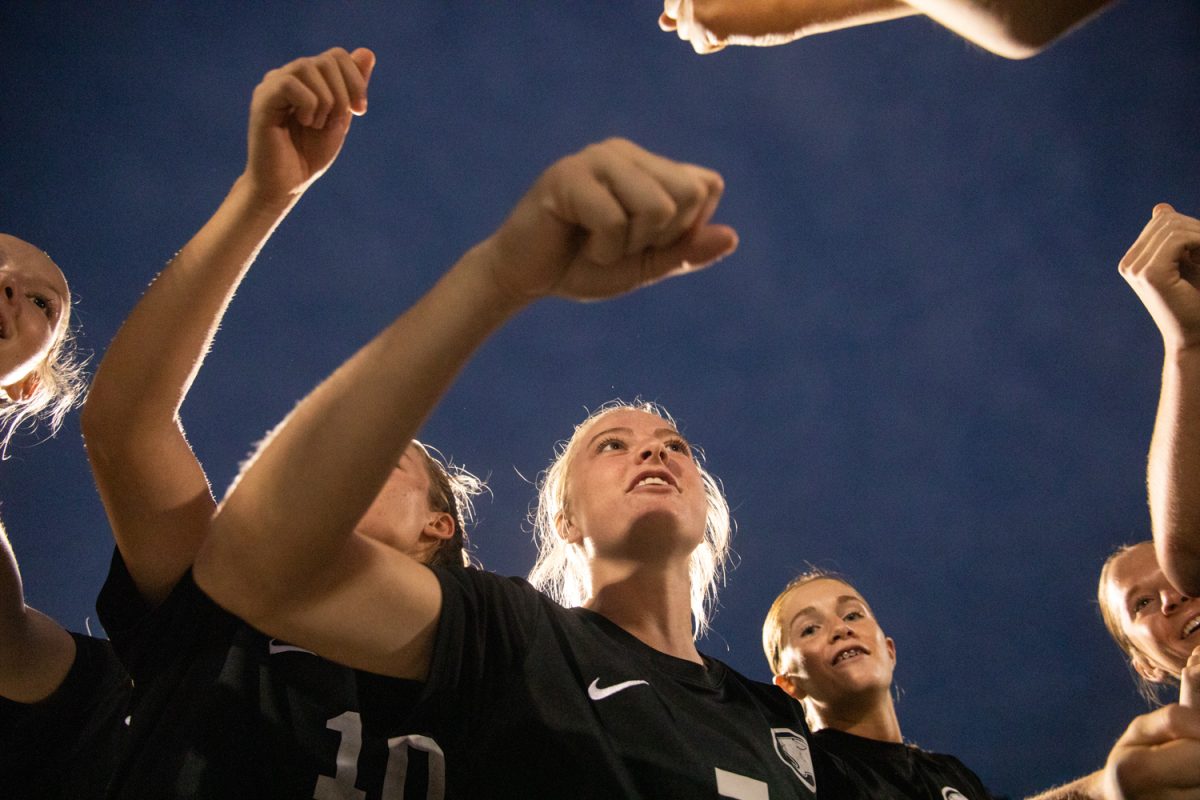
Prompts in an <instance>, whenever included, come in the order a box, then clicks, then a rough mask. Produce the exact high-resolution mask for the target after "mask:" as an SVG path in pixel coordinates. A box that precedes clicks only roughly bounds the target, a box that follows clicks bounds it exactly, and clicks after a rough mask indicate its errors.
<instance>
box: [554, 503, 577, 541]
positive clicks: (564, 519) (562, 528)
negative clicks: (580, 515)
mask: <svg viewBox="0 0 1200 800" xmlns="http://www.w3.org/2000/svg"><path fill="white" fill-rule="evenodd" d="M554 529H555V530H556V531H558V535H559V537H560V538H561V539H562V540H563V541H565V542H567V543H568V544H579V541H580V539H582V538H583V534H582V533H580V531H579V528H577V527H576V526H575V523H574V522H572V521H571V518H570V517H569V516H567V512H566V509H563V510H562V511H560V512H558V515H557V516H555V517H554Z"/></svg>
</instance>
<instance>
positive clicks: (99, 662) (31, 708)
mask: <svg viewBox="0 0 1200 800" xmlns="http://www.w3.org/2000/svg"><path fill="white" fill-rule="evenodd" d="M71 636H72V638H73V639H74V640H75V660H74V661H73V662H72V663H71V668H70V670H69V671H68V672H67V676H66V677H65V678H64V679H63V682H62V684H61V685H60V686H59V687H58V689H56V690H55V692H54V693H53V694H51V695H50V696H49V697H47V698H46V699H45V700H42V701H40V702H37V703H17V702H14V701H12V700H9V699H7V698H0V797H2V798H5V800H24V799H25V798H29V800H33V798H37V800H50V798H64V800H67V799H69V800H86V798H99V797H102V796H103V795H104V791H105V788H106V787H107V786H108V779H109V776H110V774H111V771H112V765H113V763H114V762H115V759H116V754H117V752H118V751H119V750H120V748H121V746H122V743H123V741H124V736H125V733H126V729H125V715H126V713H127V708H128V705H129V697H130V689H131V685H130V682H129V676H128V675H126V674H125V670H124V669H122V667H121V664H120V662H119V661H118V660H117V657H116V655H115V654H114V653H113V650H112V647H111V646H110V645H109V643H108V642H107V641H105V640H103V639H95V638H92V637H91V636H84V635H83V634H79V633H72V634H71Z"/></svg>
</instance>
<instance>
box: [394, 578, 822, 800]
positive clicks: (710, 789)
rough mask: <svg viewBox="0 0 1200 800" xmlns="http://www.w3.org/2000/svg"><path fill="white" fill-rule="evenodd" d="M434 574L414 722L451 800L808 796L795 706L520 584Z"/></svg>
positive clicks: (809, 770) (713, 663) (811, 787)
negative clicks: (429, 633) (429, 643)
mask: <svg viewBox="0 0 1200 800" xmlns="http://www.w3.org/2000/svg"><path fill="white" fill-rule="evenodd" d="M434 572H435V573H436V574H437V578H438V581H439V582H440V584H441V588H442V611H441V617H440V621H439V624H438V631H437V635H436V643H435V646H434V653H433V659H432V663H431V666H430V672H429V680H428V683H427V685H426V688H425V694H424V695H423V698H422V701H421V703H420V704H419V707H418V711H417V716H416V717H415V720H416V721H417V722H418V723H419V727H421V728H422V730H424V731H426V732H428V734H429V735H430V736H431V738H432V739H433V740H435V741H436V742H437V743H438V745H439V746H440V748H441V749H442V751H443V753H444V756H445V765H446V766H445V768H446V776H447V777H446V781H447V796H448V797H451V798H482V797H496V798H506V797H511V798H517V797H520V798H531V797H537V798H558V797H564V798H566V797H569V798H606V800H607V799H611V798H640V797H647V798H649V797H653V798H688V799H689V800H695V798H719V797H738V798H752V799H757V798H763V800H765V798H767V797H768V792H769V796H770V798H772V800H783V799H784V798H805V799H806V800H807V799H808V798H814V797H816V796H817V790H818V789H820V788H821V784H822V780H823V774H822V764H821V763H817V764H815V765H814V763H813V761H814V754H813V753H812V751H811V750H810V748H809V744H808V739H807V737H808V729H807V727H806V726H805V723H804V718H803V714H802V711H801V708H800V706H799V705H798V704H797V703H795V702H794V701H793V700H791V698H789V697H787V696H786V695H785V694H783V693H782V692H780V691H779V690H778V689H776V688H775V687H774V686H769V685H766V684H762V683H758V682H755V681H751V680H749V679H747V678H744V677H743V676H741V675H739V674H738V673H737V672H735V671H733V670H732V669H730V668H729V667H727V666H725V665H724V664H722V663H721V662H720V661H717V660H716V659H712V658H705V660H704V662H705V663H704V664H703V665H700V664H695V663H692V662H690V661H685V660H682V659H678V658H674V657H672V656H668V655H666V654H664V653H661V652H658V651H657V650H654V649H653V648H651V647H648V646H646V645H645V644H643V643H642V642H640V641H639V640H638V639H636V638H635V637H633V636H631V635H630V634H628V633H627V632H626V631H624V630H623V629H621V628H620V627H618V626H617V625H615V624H613V623H611V622H610V621H608V620H607V619H606V618H604V617H602V616H600V615H599V614H595V613H593V612H591V611H588V610H586V609H579V608H576V609H564V608H562V607H561V606H559V605H558V604H557V603H554V602H553V601H551V600H550V599H549V598H547V597H545V596H544V595H542V594H541V593H539V592H537V591H536V590H534V589H533V588H532V587H531V586H530V585H529V584H528V583H526V582H525V581H523V580H520V579H517V578H502V577H499V576H496V575H492V574H490V573H486V572H481V571H478V570H475V569H468V568H460V567H437V568H434ZM818 761H819V758H818ZM814 773H815V775H814ZM826 796H829V797H838V796H839V795H837V794H830V795H826Z"/></svg>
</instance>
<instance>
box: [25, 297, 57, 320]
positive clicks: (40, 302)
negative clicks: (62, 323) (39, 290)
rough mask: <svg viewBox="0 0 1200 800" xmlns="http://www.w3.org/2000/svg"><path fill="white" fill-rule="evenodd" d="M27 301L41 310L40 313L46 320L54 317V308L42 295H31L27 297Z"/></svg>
mask: <svg viewBox="0 0 1200 800" xmlns="http://www.w3.org/2000/svg"><path fill="white" fill-rule="evenodd" d="M29 300H30V301H31V302H32V303H33V304H34V305H35V306H37V307H38V308H40V309H41V310H42V313H43V314H45V315H46V319H50V318H51V317H53V316H54V306H53V305H51V304H50V301H49V300H47V299H46V298H45V297H43V296H42V295H40V294H31V295H29Z"/></svg>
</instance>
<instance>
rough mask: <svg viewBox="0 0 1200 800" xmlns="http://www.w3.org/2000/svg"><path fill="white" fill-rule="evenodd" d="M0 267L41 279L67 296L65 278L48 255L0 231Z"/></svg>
mask: <svg viewBox="0 0 1200 800" xmlns="http://www.w3.org/2000/svg"><path fill="white" fill-rule="evenodd" d="M0 268H4V269H7V270H15V271H18V272H20V273H22V274H23V275H25V276H26V277H29V278H34V279H37V280H41V281H43V282H45V283H48V284H49V285H50V286H51V287H52V288H53V289H55V290H56V291H57V292H58V293H59V294H61V295H63V296H64V297H66V296H67V279H66V277H65V276H64V275H63V274H62V270H60V269H59V268H58V267H57V266H56V265H55V263H54V262H53V261H51V260H50V257H49V256H47V255H46V254H45V253H43V252H42V251H41V250H39V249H37V248H36V247H34V246H33V245H31V244H30V243H29V242H26V241H23V240H21V239H18V238H17V237H15V236H9V235H8V234H6V233H0Z"/></svg>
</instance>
